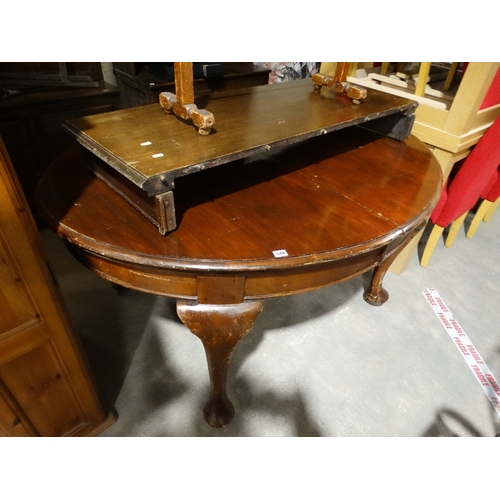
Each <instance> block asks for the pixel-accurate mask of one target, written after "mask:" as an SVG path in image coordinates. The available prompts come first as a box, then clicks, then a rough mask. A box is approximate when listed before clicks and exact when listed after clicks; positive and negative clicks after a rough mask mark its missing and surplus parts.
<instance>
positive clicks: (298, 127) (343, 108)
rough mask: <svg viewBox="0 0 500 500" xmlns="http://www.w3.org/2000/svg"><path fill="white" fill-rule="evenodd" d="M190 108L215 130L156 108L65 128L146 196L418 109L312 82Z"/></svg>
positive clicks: (287, 84) (406, 102)
mask: <svg viewBox="0 0 500 500" xmlns="http://www.w3.org/2000/svg"><path fill="white" fill-rule="evenodd" d="M196 104H197V105H198V106H199V107H200V108H205V109H208V110H209V111H210V112H211V113H212V114H213V115H214V116H215V119H216V125H215V127H214V129H213V130H212V133H210V135H208V136H199V135H198V134H197V132H196V129H195V128H194V127H193V126H191V125H190V124H189V123H186V122H185V121H183V120H181V119H179V118H178V117H176V116H175V115H166V114H165V113H164V111H163V109H162V107H161V106H160V105H158V104H152V105H149V106H141V107H138V108H133V109H125V110H119V111H116V112H111V113H107V114H106V115H104V116H90V117H84V118H77V119H74V120H69V121H68V122H67V124H66V125H65V126H66V129H67V130H68V131H69V132H70V133H71V134H72V135H74V136H75V138H76V139H77V140H78V141H79V142H80V143H81V144H83V145H84V146H85V147H86V148H88V149H89V150H90V151H92V152H93V153H94V154H96V155H97V156H99V157H100V158H101V159H103V160H104V161H105V162H106V163H108V164H109V165H111V166H112V167H113V168H115V169H116V170H117V171H119V172H120V173H121V174H122V175H124V176H125V177H126V178H127V179H129V180H130V181H131V182H133V183H134V184H135V185H136V186H139V187H140V188H142V189H144V190H145V191H146V192H147V193H148V195H150V196H152V195H156V194H158V193H162V192H164V191H166V190H167V189H172V188H173V186H174V181H175V180H176V179H177V178H179V177H183V176H186V175H190V174H192V173H195V172H199V171H202V170H205V169H208V168H211V167H214V166H218V165H221V164H223V163H227V162H233V161H235V160H237V159H240V158H243V157H247V156H252V155H254V154H255V153H258V152H266V151H269V150H270V148H271V149H273V148H274V147H276V146H279V145H282V144H284V143H286V144H290V143H294V142H297V141H301V140H305V139H308V138H311V137H314V136H317V135H322V134H325V133H329V132H332V131H335V130H338V129H341V128H344V127H350V126H353V125H356V124H359V123H366V124H367V125H368V122H370V123H373V124H375V123H382V122H381V120H383V119H384V118H386V117H388V116H389V117H390V116H397V117H398V118H401V119H402V120H403V121H405V118H407V117H408V116H413V112H414V110H415V107H416V103H414V102H413V101H409V100H407V99H402V98H399V97H395V96H391V95H389V94H385V93H382V92H377V91H376V90H370V91H369V93H368V97H367V98H366V101H365V102H363V103H362V104H359V105H356V104H353V103H352V102H351V101H350V99H348V98H347V97H343V96H339V94H337V93H336V92H334V91H332V90H329V89H327V88H322V89H321V91H315V90H314V85H313V83H312V82H311V80H297V81H292V82H285V83H282V84H280V85H265V86H259V87H252V88H249V89H244V90H240V91H238V92H236V93H235V94H234V95H225V96H224V97H217V96H213V98H211V99H209V100H207V101H206V102H197V103H196ZM374 126H375V125H374ZM388 133H390V130H389V131H388ZM408 133H409V128H408V130H407V132H406V135H407V134H408ZM406 135H404V137H406Z"/></svg>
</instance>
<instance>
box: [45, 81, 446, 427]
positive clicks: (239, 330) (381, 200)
mask: <svg viewBox="0 0 500 500" xmlns="http://www.w3.org/2000/svg"><path fill="white" fill-rule="evenodd" d="M280 85H284V84H280ZM367 102H368V100H367ZM145 125H146V126H147V123H146V124H145ZM153 125H155V124H153ZM186 128H187V129H189V127H186ZM147 132H148V131H147V130H146V131H145V134H146V136H147ZM190 132H191V134H192V137H194V139H195V140H199V141H203V140H205V139H206V137H201V136H199V135H198V134H197V133H196V131H193V130H190ZM84 153H85V150H84V149H83V148H82V147H81V146H79V145H75V147H74V148H73V149H72V150H71V151H68V154H67V155H66V156H64V157H62V158H60V159H59V160H57V161H56V163H55V164H53V165H52V166H51V167H50V168H49V170H47V172H46V173H45V175H44V177H43V178H42V181H41V184H40V187H39V201H40V206H41V207H42V209H43V213H44V214H45V219H46V222H47V224H48V225H49V227H51V228H52V229H54V231H56V232H57V234H58V235H59V236H61V237H62V238H64V239H66V240H67V241H68V242H69V245H68V248H70V250H71V252H72V253H73V255H74V256H75V257H76V258H77V259H78V260H79V261H81V262H82V263H83V264H84V265H86V266H87V267H88V268H89V269H91V270H92V271H94V272H95V273H97V274H98V275H100V276H102V277H103V278H106V279H108V280H110V281H112V282H114V283H116V284H119V285H122V286H125V287H129V288H133V289H136V290H140V291H144V292H148V293H153V294H158V295H165V296H170V297H174V298H176V299H177V311H178V314H179V317H180V318H181V320H182V321H183V322H184V323H185V324H186V326H187V327H188V328H189V329H190V330H191V332H192V333H193V334H195V335H197V336H198V337H199V338H200V340H201V341H202V343H203V346H204V348H205V351H206V355H207V361H208V366H209V376H210V381H211V395H210V397H209V400H208V402H207V405H206V406H205V409H204V417H205V420H206V421H207V422H208V423H209V424H210V425H212V426H216V427H218V426H223V425H226V424H228V423H229V422H230V421H231V419H232V417H233V414H234V408H233V405H232V403H231V401H230V400H229V398H228V396H227V393H226V374H227V370H228V364H229V361H230V359H231V355H232V353H233V351H234V349H235V347H236V345H237V343H238V341H239V340H240V339H241V338H242V337H243V336H245V335H246V334H247V333H248V332H249V330H250V329H251V327H252V325H253V323H254V321H255V320H256V318H257V317H258V315H259V313H260V311H261V309H262V307H263V299H265V298H267V297H276V296H282V295H289V294H295V293H300V292H305V291H309V290H314V289H317V288H320V287H323V286H327V285H331V284H334V283H338V282H340V281H343V280H346V279H349V278H351V277H354V276H357V275H360V274H362V273H365V272H367V271H370V270H372V269H373V270H374V271H373V275H372V278H371V282H370V285H369V286H368V288H367V290H366V291H365V294H364V297H365V300H367V302H369V303H370V304H373V305H380V304H383V303H384V302H385V301H386V300H387V299H388V293H387V292H386V291H385V290H384V288H383V287H382V280H383V277H384V275H385V273H386V271H387V269H388V267H389V266H390V264H391V262H393V260H394V259H395V258H396V256H397V255H398V253H399V252H400V251H401V250H402V249H403V248H404V246H405V245H406V244H407V243H408V242H409V241H410V240H411V238H412V237H413V236H414V234H416V232H418V231H419V230H420V229H421V228H422V226H423V225H424V224H425V223H426V221H427V218H428V216H429V214H430V212H431V211H432V209H433V207H434V205H435V203H436V202H437V200H438V198H439V194H440V192H441V178H442V174H441V169H440V168H439V165H438V163H437V162H436V160H435V159H434V157H433V156H432V154H431V152H430V151H429V149H428V148H427V147H426V146H425V145H424V144H423V143H422V142H420V141H419V140H418V139H416V138H415V137H413V136H410V137H409V138H407V139H406V140H404V141H398V140H395V139H390V138H388V137H383V136H381V135H380V134H377V133H375V132H372V131H369V130H366V129H362V128H360V127H357V126H353V127H349V128H346V129H342V130H339V131H336V132H332V133H330V134H328V135H321V136H317V137H313V138H311V139H309V140H307V141H303V142H301V143H295V144H288V145H287V146H286V147H279V148H276V149H275V150H271V151H269V152H268V153H266V154H258V155H255V156H252V157H248V158H245V159H240V160H237V161H234V162H229V163H226V164H224V165H220V166H218V167H217V168H211V169H208V170H205V171H202V172H198V173H197V174H196V175H189V176H184V177H181V178H179V179H177V181H176V193H177V194H176V196H177V205H176V208H177V216H178V218H179V221H180V222H179V224H178V227H177V229H176V230H175V231H172V232H170V233H168V234H167V235H166V236H162V235H161V234H160V233H159V232H158V230H157V229H156V227H154V226H153V224H151V223H150V222H149V221H148V220H147V219H146V218H145V217H143V215H142V214H141V213H140V212H139V211H138V210H135V209H134V208H133V207H132V205H130V204H129V203H128V202H127V201H126V200H125V199H124V198H122V197H121V196H119V195H118V194H117V193H116V192H115V191H114V190H113V189H111V188H110V187H109V186H108V185H107V184H106V183H104V182H103V181H102V180H100V179H99V178H98V177H96V176H94V175H92V173H91V172H90V170H89V169H88V168H87V159H86V156H85V154H84ZM111 153H112V151H111ZM403 327H404V326H403ZM346 333H347V332H346ZM311 369H313V367H312V368H311Z"/></svg>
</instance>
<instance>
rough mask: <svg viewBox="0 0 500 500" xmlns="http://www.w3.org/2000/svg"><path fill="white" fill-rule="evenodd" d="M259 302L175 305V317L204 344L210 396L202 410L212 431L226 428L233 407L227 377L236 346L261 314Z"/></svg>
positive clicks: (179, 302)
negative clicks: (177, 316) (216, 428)
mask: <svg viewBox="0 0 500 500" xmlns="http://www.w3.org/2000/svg"><path fill="white" fill-rule="evenodd" d="M262 307H263V304H262V301H260V300H255V301H249V302H242V303H240V304H199V303H198V302H194V301H193V302H188V301H184V300H178V301H177V314H178V315H179V318H180V319H181V320H182V322H183V323H184V324H185V325H186V326H187V327H188V328H189V330H191V332H192V333H194V334H195V335H196V336H197V337H199V338H200V340H201V341H202V343H203V346H204V348H205V353H206V355H207V362H208V372H209V376H210V388H211V395H210V398H209V400H208V402H207V404H206V405H205V408H204V410H203V415H204V417H205V420H206V422H207V423H208V424H209V425H210V426H212V427H222V426H224V425H227V424H229V422H231V420H232V419H233V416H234V406H233V404H232V403H231V401H230V400H229V398H228V397H227V394H226V375H227V369H228V365H229V361H230V360H231V357H232V355H233V351H234V349H235V348H236V344H237V343H238V342H239V341H240V340H241V339H242V338H243V337H244V336H245V335H246V334H247V333H248V332H249V331H250V330H251V328H252V326H253V324H254V322H255V320H256V319H257V316H258V315H259V314H260V312H261V311H262Z"/></svg>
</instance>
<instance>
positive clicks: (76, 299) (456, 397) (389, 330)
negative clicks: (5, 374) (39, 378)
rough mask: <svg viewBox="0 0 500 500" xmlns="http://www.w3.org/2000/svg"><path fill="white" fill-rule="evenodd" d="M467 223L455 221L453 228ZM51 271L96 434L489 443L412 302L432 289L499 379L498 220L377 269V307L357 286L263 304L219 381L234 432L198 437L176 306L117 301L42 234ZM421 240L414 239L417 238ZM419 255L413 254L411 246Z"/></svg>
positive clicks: (479, 403)
mask: <svg viewBox="0 0 500 500" xmlns="http://www.w3.org/2000/svg"><path fill="white" fill-rule="evenodd" d="M469 223H470V217H469V219H468V221H466V225H465V228H467V227H468V224H469ZM41 234H42V238H43V241H44V244H45V246H46V249H47V252H48V255H49V259H50V261H51V266H52V268H53V272H54V274H55V276H56V279H57V281H58V283H59V286H60V288H61V291H62V295H63V298H64V300H65V302H66V304H67V308H68V311H69V314H70V317H71V318H72V320H73V323H74V326H75V329H76V331H77V332H78V333H79V335H80V336H81V338H82V342H83V345H84V349H85V351H86V353H87V355H88V358H89V361H90V364H91V366H92V368H93V370H94V374H95V377H96V380H97V384H98V388H99V391H100V394H101V397H102V400H103V402H104V404H105V406H106V407H107V408H114V409H115V410H116V411H117V413H118V421H117V422H116V423H115V424H114V425H113V426H112V427H110V428H109V429H107V430H106V431H104V432H103V433H102V434H101V436H103V437H106V436H221V437H222V436H346V437H349V436H360V437H362V436H365V437H368V436H381V437H382V436H409V437H410V436H449V435H456V436H489V437H492V436H494V435H495V434H497V433H498V432H499V431H500V418H499V417H498V414H497V413H496V412H495V410H494V409H493V406H492V405H491V404H490V402H489V401H488V399H487V398H486V396H485V393H484V392H483V390H482V388H481V387H480V385H479V384H478V382H477V381H476V379H475V378H474V376H473V375H472V373H471V371H470V369H469V368H468V366H467V364H466V363H465V361H464V359H463V358H462V356H461V354H460V352H459V351H458V349H457V348H456V347H455V345H454V343H453V342H452V340H451V339H450V337H449V336H448V334H447V332H446V331H445V329H444V328H443V326H442V325H441V323H440V322H439V321H438V318H437V317H436V315H435V313H434V312H433V311H432V309H431V307H430V306H429V304H428V303H427V301H426V300H425V298H424V296H423V294H422V292H423V290H425V289H426V288H428V287H433V288H435V289H437V291H438V292H439V294H440V295H441V297H442V299H443V300H444V302H445V303H446V305H447V306H448V307H449V308H450V310H451V311H452V313H453V314H454V316H455V319H456V320H457V321H458V322H459V324H460V326H461V327H462V328H463V329H464V331H465V332H466V334H467V335H468V336H469V338H470V339H471V341H472V343H473V344H474V346H475V347H476V349H477V351H478V352H479V354H480V355H481V356H482V358H483V359H484V361H485V362H486V364H487V365H488V366H489V368H490V370H491V371H492V373H493V374H494V376H495V378H496V379H497V381H500V285H499V281H500V259H499V258H498V257H499V250H500V213H496V214H495V215H494V217H493V219H492V221H491V222H489V223H487V224H486V223H482V224H481V226H480V227H479V229H478V231H477V233H476V235H475V236H474V238H473V239H471V240H469V239H467V238H466V237H465V234H464V231H463V230H462V231H461V232H460V234H459V235H458V236H457V239H456V241H455V243H454V245H453V247H452V248H451V249H448V248H445V247H444V245H443V243H442V242H439V243H438V245H437V247H436V250H435V251H434V254H433V256H432V258H431V261H430V263H429V266H428V267H427V268H426V269H424V268H422V267H421V266H420V265H419V261H418V255H417V254H415V255H414V256H413V258H412V260H411V262H410V265H409V266H408V268H407V270H406V271H405V272H404V273H403V274H402V275H401V276H396V275H394V274H392V273H388V274H387V276H386V279H385V282H384V287H385V288H386V289H387V290H388V292H389V294H390V299H389V301H388V302H387V303H386V304H384V305H383V306H382V307H372V306H370V305H368V304H367V303H365V302H364V301H363V298H362V294H363V288H364V286H365V285H366V283H367V280H368V278H369V277H368V276H366V275H364V276H360V277H358V278H356V279H353V280H351V281H348V282H346V283H343V284H339V285H335V286H331V287H327V288H324V289H321V290H317V291H314V292H309V293H305V294H300V295H295V296H289V297H283V298H278V299H270V300H267V301H265V303H264V311H263V312H262V314H261V315H260V316H259V317H258V319H257V321H256V323H255V326H254V328H253V329H252V331H251V332H250V333H249V334H248V335H247V336H246V337H245V338H244V339H243V340H242V341H241V342H240V343H239V345H238V347H237V348H236V351H235V353H234V356H233V359H232V362H231V365H230V369H229V375H228V395H229V397H230V399H231V400H232V401H233V403H234V406H235V408H236V415H235V418H234V420H233V422H232V423H231V424H230V425H228V426H227V427H225V428H223V429H213V428H211V427H209V426H208V425H207V424H206V423H205V421H204V420H203V417H202V408H203V406H204V403H205V401H206V398H207V395H208V373H207V367H206V360H205V354H204V351H203V348H202V345H201V343H200V341H199V340H198V338H197V337H195V336H194V335H192V334H191V333H190V332H189V331H188V330H187V329H186V328H185V327H184V325H183V324H182V323H181V322H180V320H179V319H178V318H177V315H176V313H175V301H174V300H173V299H168V298H164V297H157V296H153V295H148V294H144V293H140V292H136V291H133V290H122V291H121V292H118V291H116V290H115V289H114V288H112V286H111V285H110V283H109V282H107V281H105V280H103V279H101V278H99V277H98V276H96V275H94V274H93V273H92V272H90V271H88V270H87V269H85V268H84V267H83V266H81V265H80V264H79V263H78V262H77V261H76V260H74V259H73V257H72V256H71V255H70V254H69V252H68V251H67V249H66V248H65V246H64V245H63V242H62V240H60V239H59V238H58V237H57V236H55V235H54V234H53V233H52V232H50V231H49V230H43V231H42V232H41ZM427 237H428V230H426V233H424V237H423V239H422V240H421V243H422V242H424V241H426V239H427ZM421 247H422V244H421V245H420V248H419V252H421V250H422V248H421Z"/></svg>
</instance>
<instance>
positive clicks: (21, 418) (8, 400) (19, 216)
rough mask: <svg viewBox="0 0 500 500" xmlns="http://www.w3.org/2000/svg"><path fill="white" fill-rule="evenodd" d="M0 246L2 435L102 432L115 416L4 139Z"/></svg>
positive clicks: (0, 150) (0, 157)
mask: <svg viewBox="0 0 500 500" xmlns="http://www.w3.org/2000/svg"><path fill="white" fill-rule="evenodd" d="M0 249H1V252H0V307H1V309H0V313H1V314H0V318H1V319H0V434H4V435H11V436H18V435H41V436H67V435H91V434H95V433H98V432H99V431H100V430H103V429H104V428H105V427H107V426H108V425H110V424H111V423H112V422H113V421H114V418H113V417H112V418H106V416H105V413H104V410H103V408H102V406H101V403H100V401H99V398H98V396H97V393H96V390H95V387H94V384H93V380H92V379H91V376H90V373H89V371H88V367H87V363H86V360H85V358H84V355H83V351H82V349H81V347H80V344H79V342H78V338H77V337H76V335H75V334H74V332H73V330H72V328H71V325H70V323H69V320H68V318H67V315H66V312H65V309H64V306H63V303H62V300H61V297H60V296H59V292H58V290H57V288H56V286H55V284H54V282H53V280H52V276H51V274H50V272H49V270H48V267H47V264H46V260H45V257H44V254H43V250H42V245H41V240H40V235H39V234H38V231H37V230H36V227H35V224H34V221H33V218H32V216H31V213H30V211H29V210H28V207H27V203H26V199H25V197H24V195H23V193H22V191H21V189H20V186H19V183H18V181H17V178H16V176H15V175H14V169H13V167H12V164H11V163H10V160H9V157H8V155H7V152H6V150H5V146H4V145H3V142H2V141H1V140H0ZM19 426H21V427H19Z"/></svg>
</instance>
